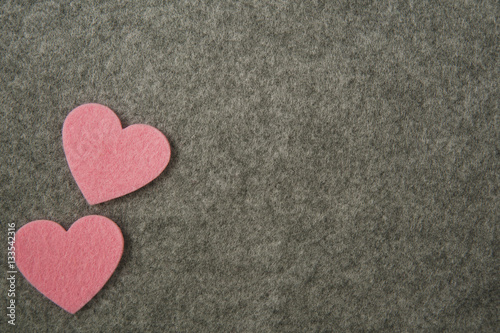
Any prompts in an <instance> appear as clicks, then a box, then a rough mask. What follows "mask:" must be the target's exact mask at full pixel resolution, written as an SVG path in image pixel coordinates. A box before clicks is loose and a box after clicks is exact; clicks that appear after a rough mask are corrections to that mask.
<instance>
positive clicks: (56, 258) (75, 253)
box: [15, 215, 123, 314]
mask: <svg viewBox="0 0 500 333" xmlns="http://www.w3.org/2000/svg"><path fill="white" fill-rule="evenodd" d="M15 249H16V265H17V267H18V269H19V271H20V272H21V273H22V274H23V275H24V277H25V278H26V279H27V280H28V281H29V282H30V283H31V284H32V285H33V286H34V287H35V288H36V289H38V290H39V291H40V292H41V293H42V294H44V295H45V296H46V297H48V298H49V299H50V300H51V301H53V302H54V303H56V304H57V305H59V306H60V307H62V308H63V309H64V310H66V311H68V312H69V313H72V314H74V313H75V312H77V311H78V310H80V309H81V308H82V307H83V306H84V305H85V304H87V303H88V301H90V300H91V299H92V297H94V296H95V294H97V293H98V292H99V290H101V288H102V287H103V286H104V284H105V283H106V282H107V281H108V280H109V278H110V276H111V274H113V272H114V271H115V269H116V266H117V265H118V262H119V261H120V258H121V256H122V253H123V236H122V233H121V231H120V228H119V227H118V226H117V225H116V224H115V223H114V222H113V221H111V220H110V219H108V218H105V217H104V216H98V215H91V216H85V217H82V218H80V219H79V220H78V221H76V222H75V223H74V224H73V225H72V226H71V227H70V228H69V230H68V231H67V232H66V230H64V228H63V227H61V226H60V225H59V224H57V223H55V222H53V221H47V220H38V221H33V222H30V223H28V224H26V225H24V226H23V227H22V228H21V229H19V231H18V232H17V233H16V240H15Z"/></svg>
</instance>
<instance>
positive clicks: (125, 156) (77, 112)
mask: <svg viewBox="0 0 500 333" xmlns="http://www.w3.org/2000/svg"><path fill="white" fill-rule="evenodd" d="M62 138H63V147H64V153H65V154H66V160H67V161H68V165H69V168H70V170H71V174H72V175H73V177H74V178H75V181H76V183H77V184H78V187H79V188H80V190H81V191H82V193H83V196H84V197H85V199H86V200H87V202H88V203H89V204H90V205H95V204H98V203H101V202H104V201H108V200H111V199H115V198H118V197H121V196H123V195H126V194H128V193H130V192H133V191H135V190H137V189H139V188H141V187H143V186H145V185H146V184H148V183H149V182H151V181H152V180H153V179H155V178H156V177H158V176H159V175H160V174H161V173H162V171H163V170H164V169H165V168H166V166H167V164H168V162H169V160H170V144H169V143H168V140H167V138H166V137H165V135H163V133H161V132H160V131H159V130H157V129H156V128H154V127H152V126H148V125H143V124H136V125H131V126H128V127H127V128H124V129H123V128H122V126H121V122H120V119H118V116H117V115H116V114H115V113H114V112H113V111H112V110H111V109H110V108H108V107H106V106H104V105H101V104H96V103H91V104H84V105H80V106H79V107H77V108H76V109H74V110H73V111H71V112H70V113H69V115H68V116H67V117H66V120H65V121H64V125H63V130H62Z"/></svg>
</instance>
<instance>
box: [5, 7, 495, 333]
mask: <svg viewBox="0 0 500 333" xmlns="http://www.w3.org/2000/svg"><path fill="white" fill-rule="evenodd" d="M498 13H499V7H498V3H497V2H496V1H492V0H484V1H471V0H444V1H431V0H423V1H393V0H380V1H368V0H360V1H351V0H349V1H348V0H340V1H278V0H274V1H271V0H253V1H252V0H248V1H148V0H138V1H124V0H110V1H78V0H77V1H43V0H41V1H13V0H12V1H11V0H5V1H2V2H1V4H0V23H1V24H0V55H1V56H0V117H1V118H0V140H1V142H0V165H1V168H0V199H1V200H0V222H1V224H2V225H3V226H5V228H4V230H3V231H1V232H0V241H1V244H2V248H3V249H5V248H6V246H7V224H8V223H13V222H15V223H16V228H17V229H20V228H21V227H22V226H23V225H25V224H27V223H29V222H30V221H34V220H51V221H57V222H58V223H60V224H61V226H62V227H64V229H65V230H68V229H69V228H70V226H71V224H72V223H73V222H74V221H77V220H78V219H79V218H81V217H83V216H87V215H101V216H105V217H107V218H109V219H111V220H113V221H115V222H116V224H117V225H118V226H119V227H120V229H121V231H122V233H123V237H124V250H123V256H122V258H121V260H120V262H119V264H118V267H117V269H116V271H115V272H114V273H113V275H112V276H111V278H110V279H109V281H108V282H107V283H106V285H105V286H104V288H103V289H102V290H101V291H99V293H98V294H97V295H96V296H95V297H94V298H93V299H92V300H91V301H90V302H89V303H87V304H86V305H85V306H84V307H83V308H82V309H81V310H79V311H78V312H77V313H76V314H75V315H71V314H68V313H67V312H66V311H64V310H62V309H61V308H59V307H58V306H56V305H55V304H53V303H52V302H51V301H49V300H47V299H46V298H45V297H44V296H43V295H42V294H40V293H39V292H38V291H37V290H36V289H35V288H33V287H32V286H31V285H30V284H29V282H28V281H26V280H25V279H24V278H23V276H22V275H21V274H20V273H18V274H17V275H16V277H17V278H16V297H15V300H16V326H15V327H12V326H11V325H9V324H8V323H7V319H8V318H7V317H6V311H7V309H6V306H7V304H8V303H7V302H8V297H7V291H8V288H9V281H8V280H6V279H5V278H2V279H1V281H2V282H1V283H0V288H1V289H0V290H1V293H2V294H1V297H2V299H3V300H4V301H3V303H2V304H3V305H2V307H1V310H0V312H1V313H0V317H1V318H2V319H1V321H0V325H1V326H0V331H2V332H10V331H18V332H259V333H261V332H498V329H499V328H498V300H499V297H500V294H499V288H498V260H497V259H496V256H495V253H496V252H498V239H497V238H496V235H497V234H498V232H497V228H496V226H497V225H498V220H499V215H500V214H499V200H498V187H499V173H498V170H499V164H498V160H499V158H498V152H499V142H500V140H499V129H500V127H499V126H500V123H499V120H500V118H499V113H498V100H499V93H498V92H499V87H498V82H499V80H498V69H499V67H498V53H499V52H498V51H499V49H498V25H497V22H498ZM85 103H99V104H102V105H105V106H107V107H109V108H110V109H111V110H113V111H114V112H115V113H116V115H117V116H118V118H119V119H120V121H121V123H122V125H123V127H127V126H129V125H133V124H147V125H149V126H152V127H155V128H156V129H158V130H159V131H160V132H161V133H163V134H164V135H165V136H166V137H167V138H168V141H169V142H170V146H171V156H170V161H169V163H168V166H167V167H166V169H165V170H164V171H163V172H162V173H161V175H160V176H159V177H158V178H156V179H154V180H153V181H152V182H151V183H149V184H148V185H146V186H144V187H142V188H140V189H138V190H137V191H134V192H133V193H130V194H127V195H125V196H123V197H120V198H116V199H113V200H110V201H106V202H103V203H100V204H96V205H89V204H88V203H87V201H86V200H85V198H84V197H83V195H82V193H81V192H80V190H79V188H78V185H77V184H76V182H75V180H74V179H73V177H72V174H71V171H70V169H69V167H68V163H67V162H66V158H65V154H64V150H63V143H62V127H63V123H64V120H65V118H66V116H67V115H68V114H69V113H70V112H71V110H73V109H74V108H76V107H77V106H79V105H82V104H85ZM5 252H6V250H5ZM0 267H1V271H2V272H6V270H7V261H6V253H4V254H2V255H1V256H0ZM3 276H5V274H3Z"/></svg>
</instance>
